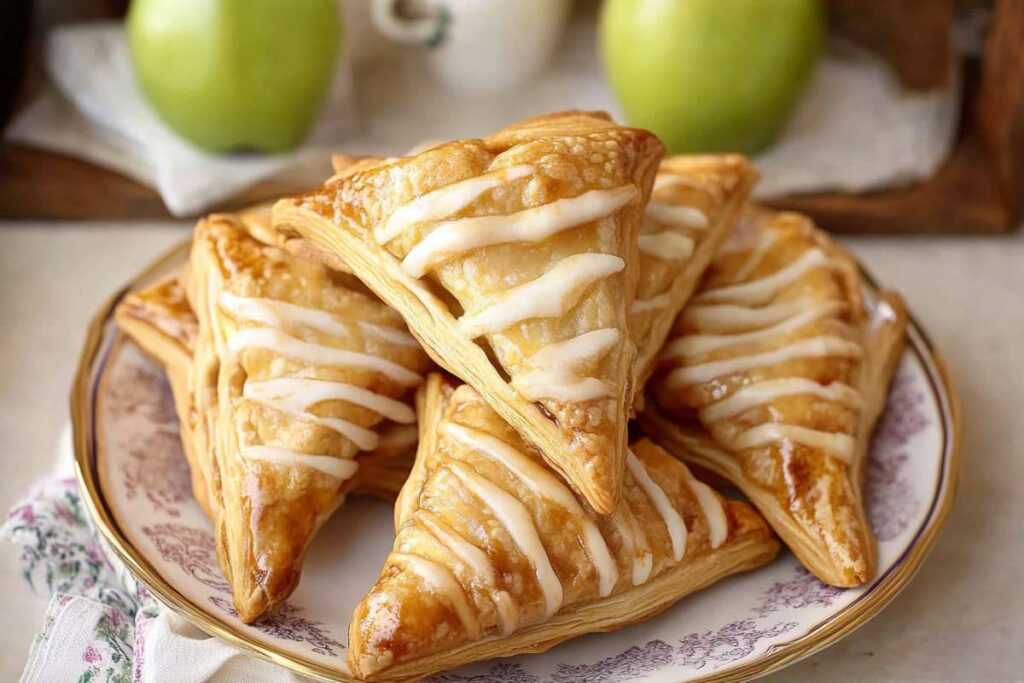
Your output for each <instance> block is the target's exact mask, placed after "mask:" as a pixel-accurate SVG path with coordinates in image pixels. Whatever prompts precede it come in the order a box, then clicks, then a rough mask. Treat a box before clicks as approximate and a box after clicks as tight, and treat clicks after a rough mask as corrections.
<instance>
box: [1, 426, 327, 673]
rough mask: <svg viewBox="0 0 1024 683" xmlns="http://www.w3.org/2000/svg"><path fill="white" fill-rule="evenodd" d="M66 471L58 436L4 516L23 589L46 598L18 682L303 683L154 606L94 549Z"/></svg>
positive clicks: (67, 442)
mask: <svg viewBox="0 0 1024 683" xmlns="http://www.w3.org/2000/svg"><path fill="white" fill-rule="evenodd" d="M71 463H72V456H71V439H70V429H67V430H65V434H64V435H63V437H62V438H61V446H60V448H59V452H58V458H57V467H56V473H55V474H54V475H53V476H51V477H50V478H48V479H46V480H44V481H42V482H40V483H39V484H38V485H37V486H36V487H35V488H34V489H33V490H32V492H31V493H29V495H28V497H27V498H26V499H25V500H24V501H22V502H21V503H19V504H18V505H16V506H15V507H14V508H12V509H11V510H10V511H9V512H8V514H7V520H6V522H4V524H3V526H2V527H0V537H2V538H5V539H6V540H8V541H11V542H13V543H14V544H15V545H16V546H18V548H19V550H20V557H21V561H22V569H23V572H24V575H25V577H26V578H27V579H28V582H29V584H30V585H31V586H32V588H33V589H34V590H36V591H37V592H41V593H42V592H48V593H50V594H51V599H50V603H49V605H48V606H47V610H46V616H45V618H44V620H43V628H42V631H40V633H39V634H38V635H37V636H36V638H35V640H34V641H33V643H32V646H31V649H30V651H29V655H28V660H27V662H26V664H25V670H24V672H23V673H22V675H21V681H22V683H52V682H53V681H101V680H103V681H129V680H130V681H132V683H165V682H166V681H189V682H190V683H192V682H199V681H261V682H264V683H297V682H300V681H308V680H309V679H306V678H303V677H301V676H297V675H295V674H293V673H291V672H290V671H288V670H287V669H284V668H282V667H280V666H277V665H275V664H272V663H270V662H267V661H264V660H262V659H258V658H256V657H252V656H250V655H248V654H245V653H244V652H242V651H240V650H237V649H235V648H234V647H231V646H230V645H227V644H226V643H224V642H223V641H221V640H218V639H217V638H214V637H212V636H209V635H207V634H206V633H205V632H203V631H201V630H200V629H198V628H196V627H195V626H193V625H192V624H191V623H190V622H188V621H186V620H185V619H183V618H181V617H179V616H178V615H176V614H175V613H174V612H172V611H171V610H169V609H167V608H165V607H163V606H161V605H160V604H159V603H158V602H157V601H156V599H155V598H154V597H153V596H152V595H151V594H150V593H149V592H148V591H147V590H146V589H145V587H144V586H142V585H141V584H139V583H138V582H137V581H135V579H134V578H133V577H132V576H131V574H130V573H129V572H128V570H127V569H126V568H125V567H124V565H123V564H121V563H120V562H117V561H116V559H115V558H113V557H110V556H108V555H106V554H105V553H103V551H102V550H101V548H100V545H99V543H98V542H97V539H96V536H95V535H94V531H93V530H92V529H91V528H90V526H89V522H88V517H87V515H86V513H85V510H84V508H83V507H82V502H81V498H80V496H79V493H78V486H77V483H76V481H75V479H74V477H73V476H71Z"/></svg>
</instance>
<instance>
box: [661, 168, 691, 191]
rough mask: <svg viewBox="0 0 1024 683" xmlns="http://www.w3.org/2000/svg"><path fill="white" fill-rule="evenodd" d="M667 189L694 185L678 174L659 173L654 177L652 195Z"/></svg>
mask: <svg viewBox="0 0 1024 683" xmlns="http://www.w3.org/2000/svg"><path fill="white" fill-rule="evenodd" d="M669 187H695V185H694V183H692V182H691V181H690V179H689V178H687V177H686V176H682V175H679V174H678V173H659V174H658V175H657V176H655V177H654V188H653V189H652V190H651V192H652V193H654V192H657V191H658V190H663V189H665V188H669Z"/></svg>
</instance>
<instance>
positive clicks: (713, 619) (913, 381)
mask: <svg viewBox="0 0 1024 683" xmlns="http://www.w3.org/2000/svg"><path fill="white" fill-rule="evenodd" d="M114 357H115V359H116V360H115V362H113V363H112V365H111V369H110V370H109V371H108V372H109V373H110V374H108V376H107V379H108V380H110V381H108V382H106V385H107V386H108V387H111V388H112V387H113V386H114V385H117V384H134V385H135V386H136V387H141V388H140V389H139V391H133V390H127V389H126V390H125V391H121V392H118V393H119V395H118V396H117V397H115V398H113V399H112V398H111V397H110V396H107V397H106V398H107V399H108V401H107V402H106V405H109V406H112V407H113V408H114V410H112V411H108V412H109V415H108V416H107V418H106V419H107V426H106V431H107V433H108V434H115V433H116V434H115V436H114V439H116V440H117V444H116V447H117V449H119V453H118V454H117V456H116V458H112V459H111V467H112V468H116V469H112V470H109V471H113V472H117V473H118V475H119V476H118V477H117V479H116V480H118V481H122V482H124V483H125V486H124V490H123V491H122V492H121V497H122V503H121V504H122V505H127V504H130V505H131V510H133V511H139V513H140V514H141V515H142V516H144V517H145V522H141V523H139V522H137V523H136V524H137V526H136V527H135V528H136V530H137V531H138V530H142V531H143V533H144V534H145V537H146V539H148V540H149V541H150V542H151V544H152V545H151V546H150V547H151V548H152V550H150V553H151V554H152V555H153V556H157V555H158V556H159V559H162V560H163V563H164V564H165V565H174V566H177V567H179V568H180V569H181V570H182V571H184V572H185V574H186V575H187V576H186V580H187V582H188V583H189V584H190V585H189V586H188V591H189V592H190V593H191V595H190V600H191V601H192V602H193V604H196V605H204V604H205V606H206V608H207V610H208V611H209V612H210V613H211V614H215V615H216V614H220V613H223V614H224V615H235V614H236V613H235V611H234V609H233V606H232V604H231V600H230V594H229V590H228V586H227V584H226V582H224V580H223V577H222V575H221V573H220V571H219V568H218V566H217V560H216V552H215V545H214V539H213V535H212V533H210V532H209V531H208V530H207V529H208V526H207V524H208V522H207V521H206V520H205V518H204V517H203V516H202V513H201V512H200V511H199V510H198V507H197V506H196V505H195V503H194V502H192V500H191V495H190V492H189V487H190V483H189V479H188V471H187V469H186V467H185V464H184V459H183V456H182V454H181V449H180V444H179V443H178V442H177V439H164V437H163V436H161V435H160V434H159V432H160V431H161V430H163V431H167V432H168V433H170V434H172V435H174V436H176V431H175V428H176V417H175V415H174V411H173V404H172V402H171V397H170V392H169V387H168V386H167V384H166V381H165V380H164V378H163V377H162V374H161V373H160V372H159V370H158V369H156V366H155V365H154V364H152V363H151V362H150V361H149V360H148V359H146V358H144V357H143V356H141V355H140V354H139V353H138V351H137V350H136V349H134V348H131V351H130V352H129V353H124V354H121V355H120V357H119V358H118V357H117V354H115V356H114ZM920 367H921V366H920V364H919V363H918V361H916V360H914V359H913V358H912V357H911V356H909V355H908V357H907V358H905V359H904V363H903V365H902V366H901V368H900V371H899V373H898V375H897V377H896V378H895V381H894V383H893V387H892V390H891V394H890V396H889V404H888V409H887V410H888V413H887V414H886V415H885V417H884V418H883V419H882V420H881V421H880V423H879V425H878V429H877V431H876V435H875V438H874V442H873V444H872V452H871V456H870V459H869V466H868V468H867V469H868V471H867V488H868V492H867V500H868V504H869V510H870V513H871V521H872V525H873V527H874V528H875V530H876V532H877V534H878V536H879V539H880V540H881V541H882V542H883V544H884V543H885V542H886V541H887V540H891V539H894V538H897V537H899V538H903V537H904V536H905V535H906V534H907V533H908V530H909V529H910V527H911V525H915V528H917V527H916V525H917V524H918V517H919V512H920V510H921V509H922V506H923V503H921V502H920V501H923V500H924V499H925V494H926V491H925V489H924V487H923V486H922V483H921V480H920V476H921V475H920V472H921V471H922V464H924V466H926V467H927V466H930V463H931V460H930V459H931V458H934V457H935V456H934V455H933V454H932V452H931V451H930V450H927V449H926V452H922V449H921V448H920V444H921V443H925V442H927V439H926V440H925V441H921V440H920V439H918V438H917V437H918V435H920V434H921V433H922V432H929V431H931V430H933V429H934V425H935V424H936V422H937V421H938V419H939V417H938V416H937V414H936V412H935V409H934V408H933V407H932V403H931V402H930V401H929V400H928V399H929V398H930V394H929V393H928V389H927V384H926V379H925V375H924V374H922V373H923V372H924V371H923V370H921V369H920ZM146 394H148V395H146ZM117 423H121V424H120V426H119V425H118V424H117ZM930 428H931V429H930ZM147 437H148V438H149V439H150V440H149V441H146V439H147ZM928 438H929V439H930V438H931V436H930V435H929V436H928ZM165 456H166V458H165ZM134 460H138V468H137V469H134V470H133V469H132V467H133V462H132V461H134ZM164 461H166V466H167V469H166V470H165V471H166V472H167V473H172V472H173V473H175V474H174V475H173V476H175V477H177V479H176V480H172V477H171V476H169V475H168V476H153V477H149V476H148V475H149V472H148V471H147V470H146V468H147V467H152V468H153V469H154V470H160V469H162V468H163V467H164V466H163V465H161V464H160V463H161V462H164ZM124 499H130V500H128V501H127V503H125V502H124ZM177 510H180V511H181V515H180V516H178V515H176V514H174V512H175V511H177ZM389 522H390V520H389ZM144 540H145V539H144ZM147 545H148V544H147ZM882 547H888V548H889V549H890V552H891V549H892V548H893V547H894V546H893V545H892V544H889V545H888V546H885V545H883V546H882ZM154 562H158V559H156V558H155V557H154ZM376 569H379V566H378V567H375V571H376ZM307 570H310V571H309V572H308V573H312V572H314V571H316V570H314V569H311V568H310V567H307ZM172 573H173V574H175V575H177V572H173V571H172ZM762 577H766V578H762ZM371 581H372V579H371ZM733 582H736V583H739V584H746V587H745V588H744V589H743V590H741V591H739V592H738V593H736V594H739V595H743V594H744V591H746V593H745V594H746V595H747V596H749V597H748V598H747V599H746V601H745V602H744V603H743V604H738V605H735V608H733V607H731V606H726V607H719V606H713V607H710V608H709V607H708V605H709V604H712V603H715V604H716V605H722V604H723V603H721V602H715V601H711V602H709V601H708V600H707V599H697V600H695V601H693V602H691V600H690V599H687V600H686V601H684V602H685V603H686V605H687V609H686V610H678V612H679V613H680V615H679V618H678V619H677V618H676V617H675V616H674V612H675V611H674V610H670V611H669V614H667V615H666V621H665V623H666V624H668V625H669V626H668V627H667V628H666V626H664V625H663V626H658V627H657V628H658V629H662V630H660V631H659V630H655V631H654V632H650V633H649V635H648V636H647V637H646V638H642V639H638V638H636V637H635V636H634V635H633V634H634V633H635V632H632V631H629V630H626V631H623V632H622V633H621V636H622V639H621V640H596V641H595V640H591V639H588V638H583V639H580V641H577V642H578V643H579V646H578V648H577V646H576V645H575V644H574V643H568V644H566V645H564V646H560V647H558V648H556V649H554V650H553V651H552V652H551V654H547V655H540V656H531V657H523V658H515V659H509V660H496V661H493V662H486V663H479V664H477V665H475V666H473V667H472V668H470V669H467V671H469V672H471V673H462V672H451V673H444V674H440V675H437V676H434V677H433V678H432V679H430V680H432V681H435V682H436V683H499V682H501V683H582V682H583V681H587V682H589V681H595V682H597V683H610V682H611V681H625V680H641V679H645V678H647V677H649V676H651V675H652V674H656V673H659V672H660V675H662V676H665V675H669V677H670V678H673V679H687V680H688V679H689V678H691V677H695V676H701V675H706V672H708V671H712V670H724V669H728V668H729V667H730V666H735V665H738V664H747V663H749V662H751V661H753V660H756V659H757V658H758V657H759V656H761V655H762V654H763V653H764V652H766V651H771V650H772V649H773V648H776V647H779V646H782V645H784V644H785V643H789V642H793V641H794V640H795V639H799V638H801V637H802V636H803V635H804V634H805V633H807V632H808V629H811V628H813V627H815V626H816V625H818V624H820V623H821V619H822V618H823V617H822V615H834V614H836V613H838V612H839V611H841V610H842V609H843V608H844V606H845V605H847V604H848V602H849V601H850V600H852V599H854V598H855V597H856V596H857V595H860V592H858V590H857V589H853V590H850V591H843V590H840V589H836V588H832V587H829V586H825V585H823V584H821V583H820V582H818V581H817V579H815V578H814V577H813V576H812V575H810V574H809V573H807V572H806V571H805V570H803V569H802V568H800V567H799V565H797V563H796V561H795V559H794V558H792V557H791V556H788V557H785V556H784V557H783V558H781V559H780V560H779V562H777V563H775V564H773V565H772V566H771V567H769V568H766V569H765V570H762V571H761V572H755V573H752V574H748V575H744V576H742V577H739V578H738V579H735V580H732V581H730V582H729V583H730V584H732V585H735V584H734V583H733ZM717 590H724V591H725V592H726V593H728V595H730V596H731V595H733V594H734V593H732V592H730V591H731V590H732V587H731V586H729V587H727V586H724V585H723V586H721V587H714V588H712V589H709V591H708V593H710V592H712V591H717ZM318 595H320V594H319V593H318ZM702 595H704V594H702ZM193 596H194V597H193ZM695 597H696V598H701V597H702V596H695ZM714 597H717V596H714ZM304 599H305V600H308V596H306V597H304V598H300V597H299V596H298V595H297V596H293V602H290V603H288V604H286V605H285V606H284V607H283V608H282V609H281V610H279V611H278V612H277V613H275V614H273V615H271V616H270V617H269V618H268V619H265V620H263V621H261V622H260V623H258V624H255V625H252V627H249V628H246V629H245V631H246V632H248V633H249V634H250V637H251V639H252V640H253V641H254V642H260V643H263V644H264V645H265V646H268V647H270V648H271V649H273V650H276V651H277V652H281V653H286V652H291V653H295V654H298V655H300V656H306V657H312V658H313V659H317V657H324V658H327V659H323V660H321V661H322V663H324V664H326V665H328V666H331V667H334V666H337V667H338V668H339V671H340V670H341V668H342V662H343V661H344V654H345V653H344V649H345V646H344V644H343V639H342V638H341V637H340V636H338V637H337V638H336V637H334V636H333V635H332V634H336V633H343V631H344V628H345V624H346V622H347V620H346V619H345V618H344V616H339V617H338V618H337V619H335V616H334V615H335V614H341V612H339V611H337V610H335V611H333V612H327V611H326V610H325V609H324V605H321V604H314V603H304V602H302V600H304ZM319 599H320V598H318V600H319ZM324 599H325V600H334V599H335V598H333V597H331V596H329V595H327V596H325V598H324ZM694 608H696V612H693V611H691V610H693V609H694ZM349 609H350V607H349ZM683 611H685V612H686V614H685V619H684V618H683V615H682V612H683ZM698 612H699V613H698ZM745 615H746V616H745ZM220 618H221V619H222V620H224V621H225V622H231V621H235V620H236V616H235V617H231V616H221V617H220ZM142 630H143V631H144V629H142ZM684 634H685V635H684ZM680 636H683V637H682V638H681V639H680ZM649 638H653V639H649ZM275 641H276V642H275ZM339 641H342V642H339ZM595 642H597V643H603V644H604V645H603V646H602V645H597V646H595V645H594V643H595ZM588 643H589V644H588ZM607 643H612V647H608V646H607ZM616 644H618V645H617V646H616ZM137 649H138V651H139V659H140V660H142V659H143V658H144V652H145V650H144V647H138V648H137Z"/></svg>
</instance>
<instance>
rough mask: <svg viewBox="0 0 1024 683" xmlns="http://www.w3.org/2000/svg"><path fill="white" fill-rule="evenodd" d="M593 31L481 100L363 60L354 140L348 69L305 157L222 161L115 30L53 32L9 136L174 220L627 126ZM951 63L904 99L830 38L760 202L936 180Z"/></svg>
mask: <svg viewBox="0 0 1024 683" xmlns="http://www.w3.org/2000/svg"><path fill="white" fill-rule="evenodd" d="M595 32H596V31H595V28H594V22H593V19H592V18H588V17H587V16H585V15H584V16H582V17H580V16H578V17H576V18H575V19H574V21H572V22H571V23H570V25H569V28H568V30H567V33H566V36H565V39H564V40H563V42H562V48H561V50H560V52H559V53H558V54H557V55H556V57H555V59H554V61H553V62H552V64H551V65H550V67H549V68H548V70H547V71H546V72H545V74H544V75H542V76H541V77H540V78H538V79H536V80H535V81H534V82H531V83H529V84H526V85H524V86H522V87H519V88H515V89H514V90H513V91H510V92H505V93H499V94H488V96H487V97H480V98H473V97H468V96H466V95H464V94H461V95H459V94H454V93H449V92H446V91H445V90H444V89H443V87H441V86H440V85H438V83H437V82H436V81H435V80H434V79H432V78H431V74H430V73H429V67H428V66H427V64H428V62H427V60H424V59H423V55H422V53H420V52H418V51H416V50H412V51H409V50H406V51H399V52H398V53H396V54H395V55H392V56H391V57H389V58H386V59H378V60H375V61H369V62H364V63H362V64H360V65H359V67H358V68H359V72H358V74H357V76H358V79H357V81H358V95H359V110H360V112H361V113H362V117H363V120H362V121H361V122H360V125H359V134H358V135H351V133H352V130H353V126H352V125H347V126H344V125H339V124H341V123H345V124H352V122H353V118H352V116H351V109H346V108H345V104H346V103H347V104H351V102H352V95H353V93H354V92H355V91H356V88H355V87H354V86H353V85H352V80H351V79H350V78H349V77H348V71H347V69H346V68H343V69H341V70H340V74H339V77H338V79H337V83H336V85H335V88H334V89H333V90H332V97H331V98H330V100H329V102H328V104H327V106H326V107H325V110H324V112H323V114H322V116H321V123H320V124H319V125H318V126H317V127H316V129H315V130H314V132H313V135H312V136H311V138H310V141H309V142H308V143H307V145H306V146H305V147H303V148H302V149H301V150H299V151H298V152H296V153H293V154H288V155H279V156H272V157H265V156H244V157H237V156H228V157H217V156H210V155H207V154H203V153H201V152H199V151H197V150H195V149H194V148H193V147H191V146H190V145H188V144H187V143H185V142H183V141H182V140H181V139H180V138H178V137H177V136H176V135H174V133H172V132H171V131H169V130H168V129H167V127H166V126H165V125H164V124H163V123H162V122H161V121H160V120H159V118H158V117H157V116H156V115H155V114H154V113H153V111H152V110H151V109H150V107H149V105H148V104H147V103H146V102H145V101H144V100H143V99H142V97H141V96H140V93H139V91H138V89H137V87H136V85H135V82H134V79H133V78H132V74H131V68H130V64H129V63H128V56H127V52H126V47H125V41H124V35H123V30H122V29H121V28H120V27H119V26H118V25H111V24H100V25H85V26H72V27H65V28H60V29H58V30H56V31H55V32H54V33H53V34H52V36H51V39H50V42H49V49H48V51H47V66H48V69H49V72H50V74H51V77H52V80H53V81H54V82H55V83H56V84H57V86H58V87H59V89H60V92H61V94H60V95H57V94H55V93H49V94H47V95H46V96H44V97H42V98H41V99H40V100H38V101H37V102H35V103H34V104H33V105H32V106H30V107H29V108H28V109H27V110H26V111H24V112H23V113H22V114H21V116H19V117H18V118H17V119H16V120H15V121H14V123H13V124H12V126H11V128H10V129H9V130H8V138H9V139H12V140H15V141H18V142H22V143H26V144H30V145H37V146H41V147H44V148H47V149H50V150H54V151H59V152H62V153H65V154H70V155H73V156H78V157H82V158H85V159H87V160H90V161H93V162H95V163H98V164H101V165H104V166H109V167H111V168H114V169H116V170H118V171H121V172H123V173H126V174H128V175H130V176H132V177H133V178H136V179H138V180H140V181H141V182H143V183H147V184H150V185H153V186H154V187H156V188H157V189H158V190H159V192H160V194H161V195H162V196H163V198H164V201H165V203H166V204H167V207H168V208H169V209H170V211H171V212H172V213H174V214H176V215H185V214H194V213H197V212H200V211H202V210H203V209H206V208H208V207H209V206H211V205H213V204H215V203H217V202H218V201H221V200H223V199H225V198H227V197H229V196H231V195H233V194H235V193H236V192H237V191H239V190H241V189H243V188H245V187H246V186H248V185H250V184H252V183H254V182H256V181H258V180H261V179H263V178H266V177H267V176H270V175H277V174H281V173H289V174H299V173H303V174H309V179H310V181H309V184H311V185H312V184H316V183H319V182H320V181H322V180H323V178H324V177H326V176H327V175H329V169H328V168H327V165H328V164H327V158H328V154H327V152H328V151H346V152H350V153H354V154H401V153H402V152H403V151H404V150H407V149H409V148H410V147H412V146H414V145H416V144H417V143H419V142H421V141H422V140H445V139H454V138H460V137H467V136H474V135H486V134H487V133H488V132H490V131H493V130H496V129H498V128H500V127H501V126H504V125H506V124H508V123H510V122H511V121H515V120H516V119H518V118H522V117H525V116H533V115H536V114H537V113H539V112H545V111H556V110H560V109H568V108H581V109H605V110H608V111H610V112H612V114H613V115H615V116H616V118H617V119H619V120H624V117H623V116H622V112H621V110H620V108H619V107H618V105H617V103H616V102H615V98H614V96H613V94H612V93H611V91H610V89H609V86H608V83H607V81H606V79H605V78H604V75H603V73H602V71H601V68H600V65H599V59H598V51H597V46H596V45H595ZM950 69H951V72H952V73H953V74H954V78H953V79H952V81H953V85H952V86H951V87H949V88H946V89H943V90H939V91H935V92H924V93H921V92H913V93H911V92H906V91H904V90H903V89H902V88H901V87H900V85H899V82H898V80H897V78H896V76H895V74H894V73H893V72H892V70H891V69H890V68H889V67H888V66H887V65H886V64H885V63H884V62H882V61H881V60H880V59H878V58H876V57H874V56H872V55H871V54H869V53H867V52H864V51H863V50H859V49H856V48H854V47H852V46H849V45H845V44H843V43H840V42H838V41H833V42H832V43H831V44H830V48H829V52H828V54H827V55H826V56H825V58H824V59H823V60H822V62H821V64H820V66H819V68H818V70H817V72H816V73H815V75H814V78H813V79H812V82H811V84H810V87H809V88H808V91H807V93H806V95H805V96H804V98H803V100H802V101H801V102H800V104H799V105H798V107H797V111H796V112H795V113H794V115H793V117H792V118H791V120H790V122H789V125H788V126H787V128H786V130H785V132H784V134H783V135H782V138H781V139H780V140H779V141H778V142H777V143H776V144H775V145H774V146H773V147H772V148H771V149H769V150H768V151H766V152H765V153H763V154H761V155H759V156H758V157H757V158H756V159H755V162H756V163H757V165H758V167H759V168H760V169H761V172H762V174H763V176H764V178H763V180H762V181H761V184H760V185H759V187H758V188H757V190H756V194H757V195H758V196H759V197H762V198H763V197H773V196H780V195H785V194H791V193H803V192H816V191H842V192H863V191H867V190H877V189H881V188H887V187H894V186H900V185H906V184H910V183H913V182H915V181H919V180H922V179H925V178H929V177H931V176H932V175H933V174H934V173H935V171H936V170H937V169H938V167H939V166H940V165H941V163H942V161H943V160H944V159H945V158H946V156H947V155H948V153H949V150H950V148H951V146H952V143H953V139H954V135H955V132H956V127H957V118H958V113H959V107H960V104H959V103H960V87H959V82H958V79H957V78H956V77H955V76H956V75H957V70H956V69H955V68H954V66H953V65H950ZM667 87H669V86H668V85H667ZM722 87H728V83H723V86H722ZM694 106H700V105H699V103H695V105H694ZM328 143H333V144H328ZM305 177H306V176H305V175H304V176H303V179H304V181H305Z"/></svg>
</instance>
